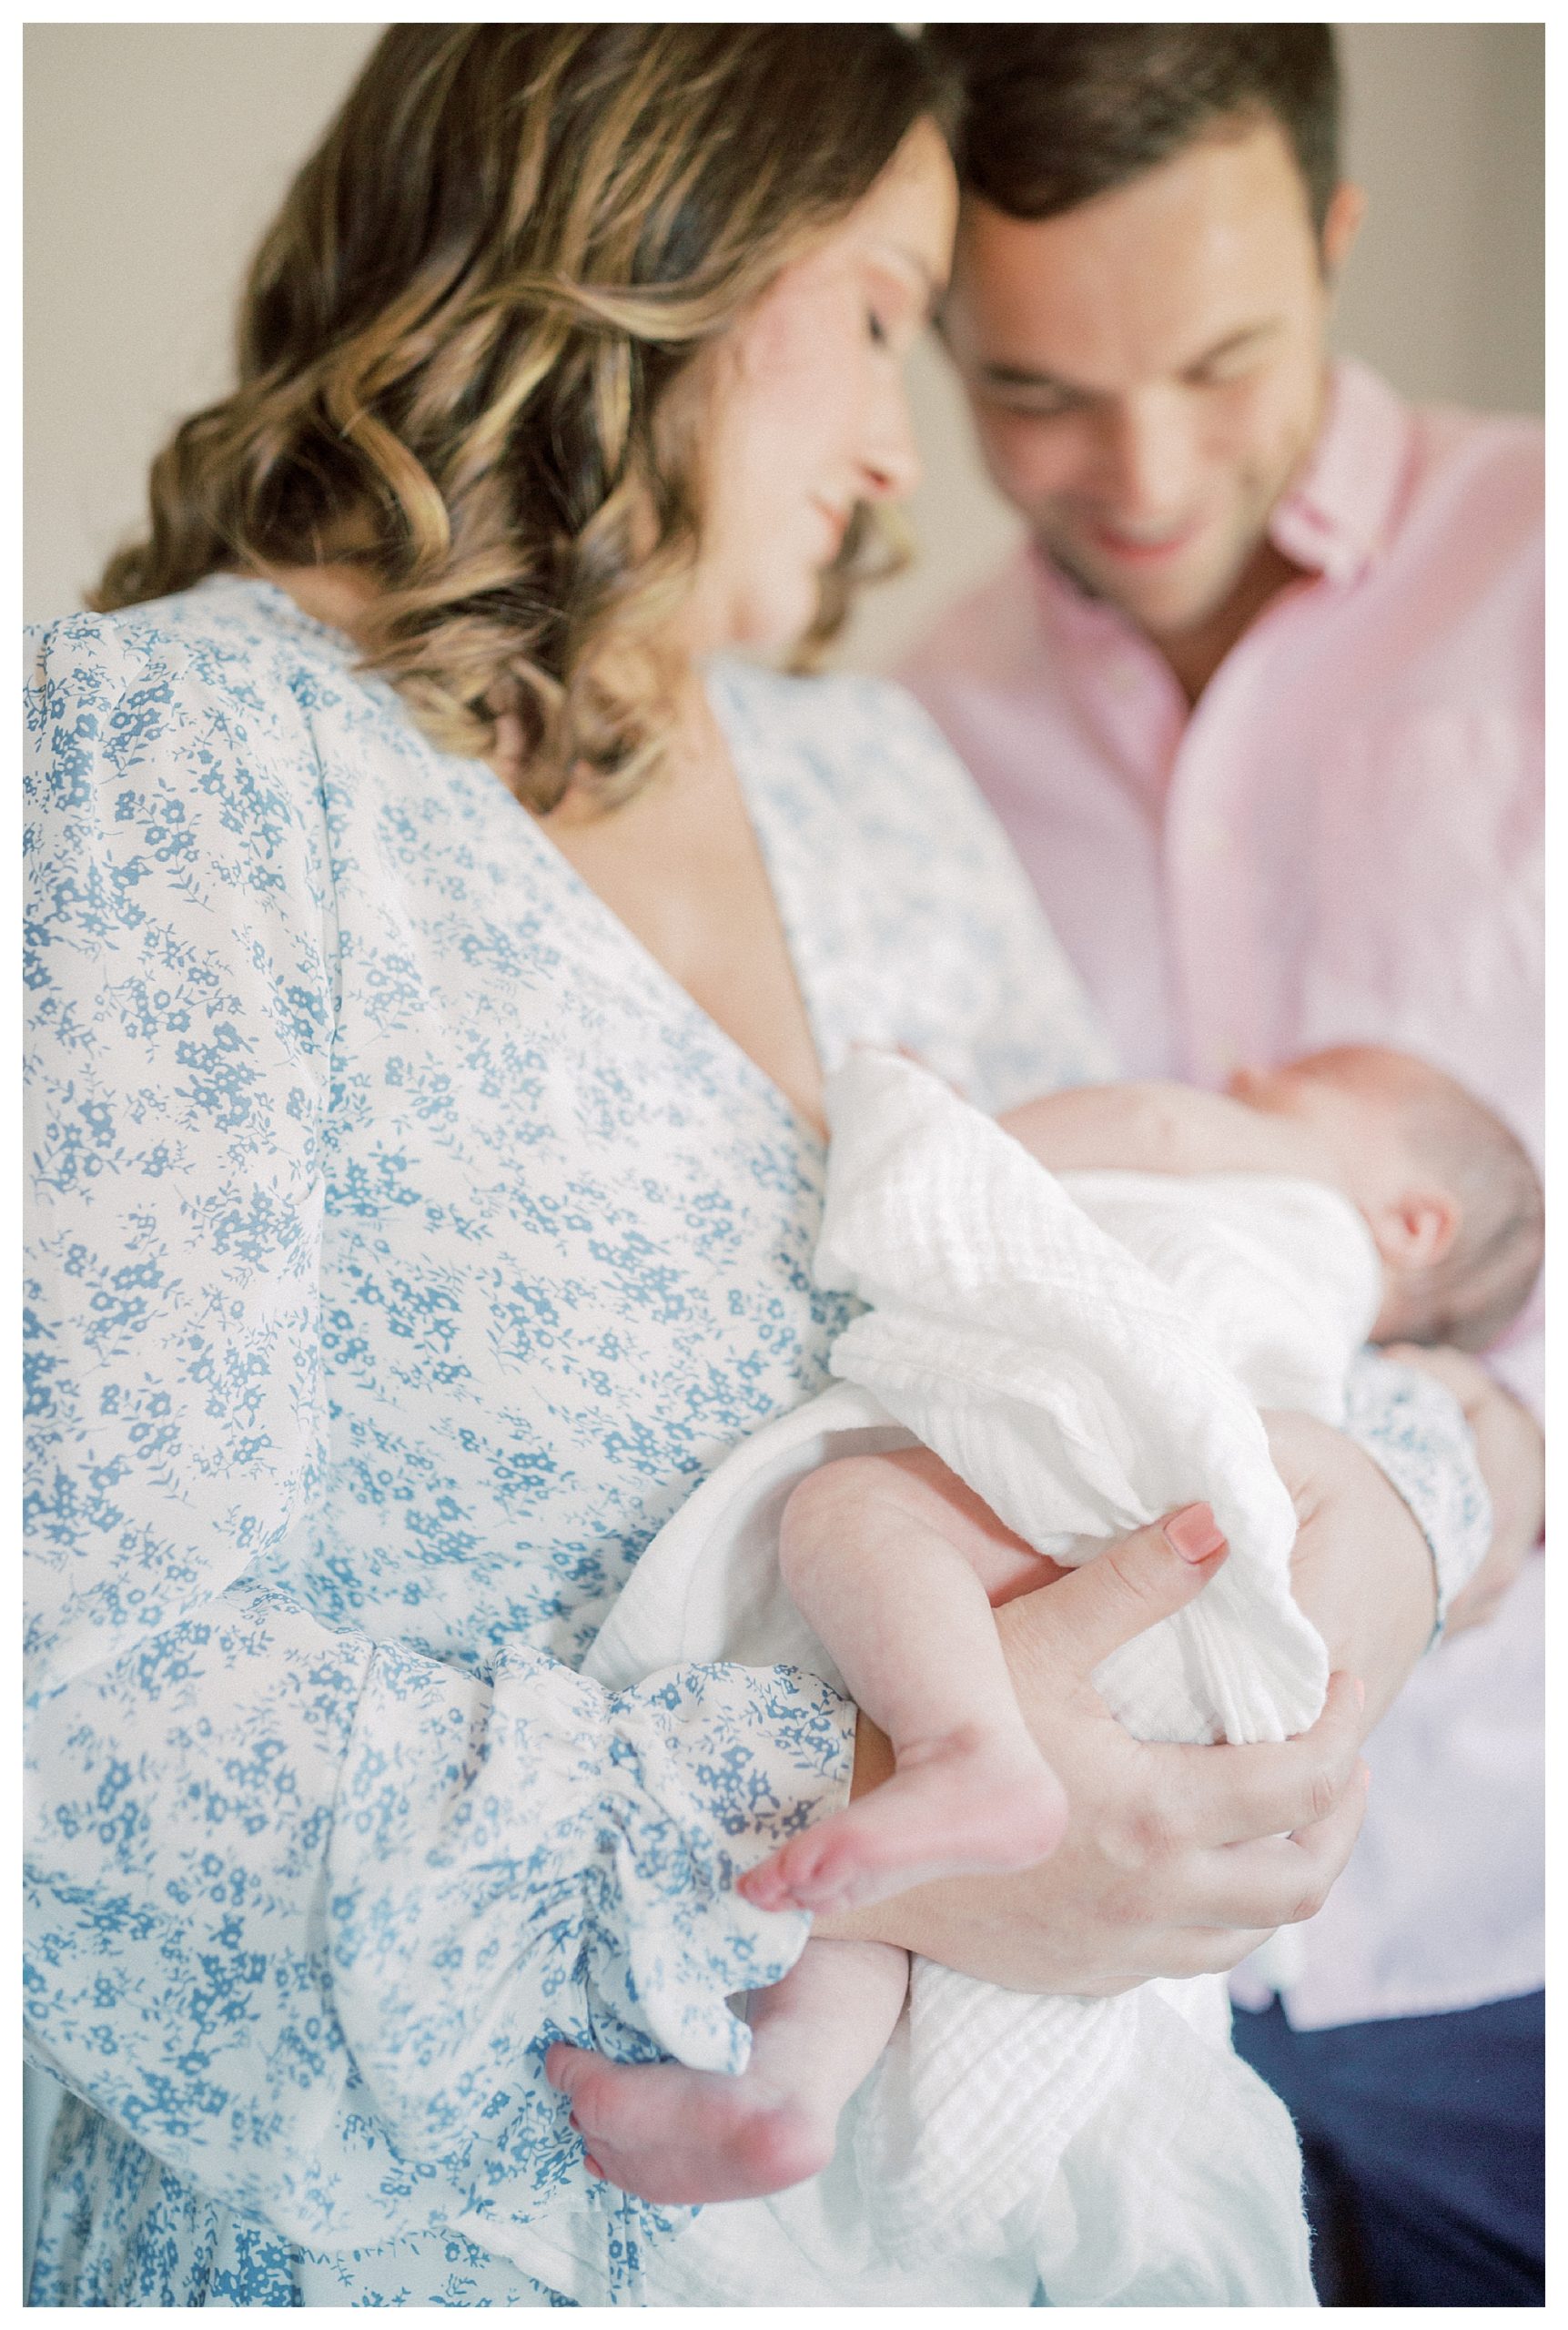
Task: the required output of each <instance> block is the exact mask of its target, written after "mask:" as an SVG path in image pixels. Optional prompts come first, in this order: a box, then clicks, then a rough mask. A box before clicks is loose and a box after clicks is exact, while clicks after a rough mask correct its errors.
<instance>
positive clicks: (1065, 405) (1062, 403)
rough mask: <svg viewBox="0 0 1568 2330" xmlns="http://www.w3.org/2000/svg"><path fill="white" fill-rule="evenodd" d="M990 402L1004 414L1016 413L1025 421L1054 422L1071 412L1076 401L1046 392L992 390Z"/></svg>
mask: <svg viewBox="0 0 1568 2330" xmlns="http://www.w3.org/2000/svg"><path fill="white" fill-rule="evenodd" d="M991 401H992V403H993V404H997V405H1000V407H1001V408H1002V410H1003V411H1004V412H1016V413H1017V414H1018V416H1019V417H1020V419H1022V420H1057V417H1058V416H1059V415H1060V414H1062V413H1064V412H1071V410H1073V406H1074V404H1075V402H1076V401H1077V400H1076V399H1075V398H1072V397H1065V396H1058V395H1054V394H1052V393H1051V392H1050V391H1048V390H1047V391H1040V390H1027V389H993V390H992V391H991Z"/></svg>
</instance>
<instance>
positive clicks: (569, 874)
mask: <svg viewBox="0 0 1568 2330" xmlns="http://www.w3.org/2000/svg"><path fill="white" fill-rule="evenodd" d="M715 681H717V684H715ZM727 687H728V684H727V682H726V681H725V679H724V677H723V674H713V673H709V674H705V675H704V679H703V693H704V694H705V696H706V698H707V703H708V709H709V711H710V713H711V714H713V723H714V725H715V726H716V728H717V729H718V732H719V734H720V736H721V738H722V739H723V746H724V750H725V751H726V752H727V753H728V755H729V756H730V765H731V767H732V768H733V771H734V776H735V783H736V785H737V786H738V787H739V789H740V795H741V805H742V806H743V808H744V811H745V816H746V821H747V823H748V825H749V826H750V827H751V830H752V836H753V838H754V841H755V843H756V846H757V855H758V856H759V858H760V859H761V862H762V868H763V873H764V877H765V879H766V882H767V886H768V890H769V894H770V896H771V897H772V899H773V905H774V913H775V914H776V916H777V917H778V925H779V933H780V936H781V937H782V938H783V941H784V955H785V957H786V959H787V962H788V965H789V969H790V974H791V977H792V978H794V987H795V993H796V994H797V996H798V997H799V998H800V1006H801V1010H802V1012H803V1013H804V1018H805V1025H806V1032H807V1034H808V1036H809V1037H810V1038H811V1045H812V1049H813V1051H814V1054H815V1057H816V1065H817V1072H818V1075H819V1076H820V1077H821V1078H822V1079H823V1081H824V1083H825V1082H826V1079H827V1069H826V1066H825V1062H824V1052H823V1042H822V1032H821V1022H820V1018H819V1014H818V1011H817V1008H816V999H815V997H814V993H813V990H812V985H811V981H810V980H809V978H808V977H807V975H806V968H805V960H804V950H803V948H802V946H801V939H800V930H799V926H798V923H797V920H796V917H795V913H794V900H793V899H792V898H790V897H788V896H787V895H786V894H785V891H784V888H783V887H782V886H781V884H780V880H779V873H778V866H777V861H776V854H775V852H774V850H773V848H772V847H771V846H770V842H769V836H768V832H767V824H766V818H765V816H759V814H758V811H759V807H760V806H761V789H760V787H757V786H756V785H754V783H753V781H752V776H753V772H752V771H751V769H750V768H749V766H748V763H747V756H746V750H745V741H744V738H743V737H742V736H741V735H740V734H739V733H738V729H739V723H738V722H737V721H736V720H735V719H734V718H733V716H732V711H733V707H732V706H731V704H729V703H728V702H727V701H726V700H725V698H726V695H727ZM472 765H474V766H476V767H479V768H482V769H483V770H484V772H485V775H487V776H488V777H490V779H491V782H492V783H494V784H496V785H501V779H500V778H499V777H498V776H497V775H495V772H494V770H493V769H491V766H490V765H489V763H488V762H485V761H480V762H476V763H474V764H472ZM501 789H502V791H503V793H504V791H505V787H504V786H502V787H501ZM517 806H518V810H519V814H520V815H521V816H522V817H523V818H524V819H525V820H526V822H527V825H528V826H529V829H530V831H531V833H532V835H533V836H535V838H536V839H537V840H538V841H539V843H540V844H541V846H543V847H544V848H545V849H546V850H548V851H549V853H550V856H551V860H552V862H553V863H554V864H555V865H557V866H559V868H560V869H561V873H562V875H563V876H564V877H565V881H566V885H567V887H568V890H569V892H571V893H572V894H573V895H574V896H576V897H578V899H579V900H580V902H581V904H582V907H583V909H584V911H585V912H587V913H589V914H591V915H592V916H594V917H597V918H598V919H599V920H601V921H602V923H604V924H605V925H607V926H608V927H610V928H611V929H612V931H613V932H614V933H615V934H616V936H617V938H618V941H619V943H620V944H621V946H622V948H623V949H624V950H626V951H627V952H629V953H630V954H631V955H632V957H633V958H634V959H635V960H636V962H637V963H638V965H639V967H642V969H643V970H644V972H651V973H652V977H653V978H654V980H655V981H656V982H657V983H658V984H659V985H660V986H662V987H663V988H665V989H666V990H667V991H668V992H669V993H670V994H671V995H673V997H675V998H678V999H679V1003H680V1005H681V1006H682V1007H683V1008H684V1011H685V1013H686V1015H687V1017H688V1018H692V1019H694V1020H695V1021H696V1022H697V1024H698V1025H699V1026H700V1027H701V1028H703V1032H704V1034H705V1035H706V1036H707V1037H708V1038H709V1040H710V1042H713V1043H715V1044H717V1045H718V1046H719V1048H720V1049H722V1050H723V1052H725V1053H726V1054H728V1055H729V1056H730V1057H731V1058H732V1059H734V1060H736V1061H737V1062H738V1063H739V1064H740V1066H741V1069H743V1071H744V1074H745V1076H746V1078H747V1079H748V1080H749V1081H750V1082H752V1083H753V1084H754V1085H756V1086H757V1087H758V1089H760V1091H761V1092H762V1093H763V1094H764V1097H765V1098H766V1099H768V1100H769V1101H770V1102H771V1103H772V1104H773V1105H774V1107H775V1108H777V1109H780V1110H782V1111H783V1112H784V1115H786V1116H787V1117H788V1119H789V1120H790V1124H791V1127H792V1129H793V1130H794V1132H795V1134H796V1136H797V1137H798V1139H799V1140H801V1141H802V1143H803V1144H804V1145H805V1146H806V1147H808V1148H809V1149H810V1150H811V1151H812V1152H813V1154H814V1155H815V1156H817V1157H819V1158H820V1157H822V1156H824V1155H825V1154H826V1150H827V1136H826V1135H825V1134H824V1133H823V1132H821V1131H819V1130H818V1129H817V1127H816V1126H815V1125H814V1123H813V1122H812V1120H811V1119H810V1118H809V1117H808V1116H806V1114H805V1113H804V1110H803V1109H801V1108H800V1107H799V1105H798V1104H797V1103H796V1102H795V1101H794V1100H792V1099H791V1098H790V1096H789V1094H788V1093H787V1092H786V1091H785V1090H784V1087H783V1086H782V1085H781V1084H779V1083H777V1082H776V1081H775V1080H774V1078H773V1077H771V1076H770V1075H769V1074H768V1072H767V1070H766V1069H764V1067H762V1065H761V1064H760V1063H759V1062H758V1061H757V1060H755V1059H754V1058H753V1057H752V1055H751V1053H750V1052H749V1051H747V1049H746V1048H745V1046H744V1044H742V1043H740V1042H738V1041H737V1040H736V1038H734V1037H733V1036H732V1035H731V1033H730V1031H729V1029H728V1028H725V1027H724V1026H723V1024H722V1023H721V1022H720V1021H719V1020H717V1019H715V1018H714V1017H713V1013H712V1012H711V1011H709V1010H707V1009H706V1008H704V1007H703V1005H702V1004H701V1003H699V1002H698V1000H697V998H696V997H695V996H694V995H693V993H692V991H691V989H690V988H688V987H685V986H683V984H682V982H681V981H680V980H679V979H678V978H676V977H675V974H674V973H673V971H672V970H670V969H669V968H668V967H667V966H666V965H665V964H663V963H662V962H661V961H660V960H659V957H658V956H657V955H655V954H654V953H653V951H652V948H651V947H648V946H647V945H646V944H645V943H644V942H643V940H642V939H641V938H639V937H638V936H637V934H636V932H635V931H634V930H633V929H632V927H631V925H630V924H629V923H627V922H625V921H624V920H623V919H622V917H621V916H620V915H618V914H617V913H616V911H615V909H614V907H612V906H611V905H609V904H608V902H607V901H606V900H605V899H604V898H602V897H600V895H599V892H598V891H597V890H596V889H595V888H594V887H593V885H592V883H591V882H589V881H588V880H587V879H585V877H584V876H582V874H580V873H579V872H578V870H577V868H576V866H574V865H573V864H572V860H571V859H570V858H569V857H568V856H567V855H566V853H565V851H564V850H562V849H561V846H559V844H558V843H556V842H555V841H553V840H552V839H551V836H550V834H549V832H548V830H547V829H546V827H545V826H543V824H542V823H541V820H540V819H539V818H537V817H535V816H532V815H531V813H530V812H529V811H528V810H527V809H525V808H523V807H522V806H521V803H520V804H518V805H517Z"/></svg>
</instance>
